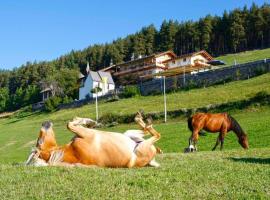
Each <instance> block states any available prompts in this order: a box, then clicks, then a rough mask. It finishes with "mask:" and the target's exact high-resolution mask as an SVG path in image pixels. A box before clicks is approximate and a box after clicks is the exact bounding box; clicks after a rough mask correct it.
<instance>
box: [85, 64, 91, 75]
mask: <svg viewBox="0 0 270 200" xmlns="http://www.w3.org/2000/svg"><path fill="white" fill-rule="evenodd" d="M89 72H90V66H89V62H88V61H87V66H86V73H87V74H89Z"/></svg>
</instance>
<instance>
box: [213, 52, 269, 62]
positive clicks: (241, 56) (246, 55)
mask: <svg viewBox="0 0 270 200" xmlns="http://www.w3.org/2000/svg"><path fill="white" fill-rule="evenodd" d="M265 58H270V48H268V49H260V50H253V51H244V52H241V53H235V54H227V55H224V56H219V57H216V58H215V59H216V60H222V61H224V62H225V63H226V66H230V65H234V64H235V63H234V62H235V61H236V64H242V63H246V62H252V61H256V60H263V59H265Z"/></svg>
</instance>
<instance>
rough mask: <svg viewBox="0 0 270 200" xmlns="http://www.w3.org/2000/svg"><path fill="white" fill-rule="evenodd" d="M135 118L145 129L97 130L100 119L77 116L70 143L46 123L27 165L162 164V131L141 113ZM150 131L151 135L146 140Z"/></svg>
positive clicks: (73, 124) (116, 165)
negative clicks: (159, 158) (59, 142)
mask: <svg viewBox="0 0 270 200" xmlns="http://www.w3.org/2000/svg"><path fill="white" fill-rule="evenodd" d="M135 121H136V122H137V124H138V125H139V126H140V128H141V129H142V130H128V131H126V132H125V133H124V134H121V133H115V132H107V131H100V130H96V129H93V127H94V126H95V125H96V122H95V121H93V120H91V119H87V118H79V117H76V118H74V119H73V121H71V122H69V123H68V124H67V127H68V129H69V130H70V131H72V132H73V133H75V137H74V138H73V139H72V140H71V141H70V142H69V143H68V144H66V145H64V146H58V145H57V143H56V139H55V135H54V131H53V125H52V123H51V122H44V123H43V124H42V127H41V129H40V133H39V137H38V140H37V144H36V148H35V149H34V150H33V151H32V153H31V154H30V156H29V158H28V160H27V162H26V164H27V165H35V166H47V165H52V166H99V167H127V168H131V167H144V166H147V165H149V166H153V167H158V166H159V164H158V163H157V162H156V161H155V160H154V157H155V155H156V154H157V153H158V152H159V151H160V150H159V149H158V148H156V147H155V146H154V144H155V142H156V141H158V140H159V139H160V134H159V133H158V132H157V131H156V130H155V129H154V128H153V126H152V124H151V123H148V124H146V123H145V122H144V121H143V118H142V116H141V114H140V113H137V115H136V117H135ZM146 134H151V137H150V138H148V139H144V138H143V137H144V136H145V135H146Z"/></svg>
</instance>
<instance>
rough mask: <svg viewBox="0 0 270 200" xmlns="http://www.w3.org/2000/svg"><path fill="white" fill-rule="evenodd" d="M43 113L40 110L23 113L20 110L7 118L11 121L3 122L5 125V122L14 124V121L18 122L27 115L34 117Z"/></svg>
mask: <svg viewBox="0 0 270 200" xmlns="http://www.w3.org/2000/svg"><path fill="white" fill-rule="evenodd" d="M42 114H43V113H42V112H40V111H39V112H29V113H24V112H22V113H19V114H15V115H14V116H11V117H10V118H9V119H11V121H9V122H7V123H5V124H6V125H7V124H14V123H16V122H19V121H22V120H24V119H25V118H27V117H30V116H35V117H37V116H40V115H42Z"/></svg>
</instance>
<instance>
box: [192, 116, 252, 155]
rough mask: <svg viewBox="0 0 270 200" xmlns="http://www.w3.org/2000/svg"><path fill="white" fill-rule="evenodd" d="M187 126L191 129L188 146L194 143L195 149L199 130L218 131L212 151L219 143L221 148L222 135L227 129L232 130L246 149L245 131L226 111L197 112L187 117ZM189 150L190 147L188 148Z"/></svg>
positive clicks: (223, 135) (224, 134)
mask: <svg viewBox="0 0 270 200" xmlns="http://www.w3.org/2000/svg"><path fill="white" fill-rule="evenodd" d="M188 128H189V130H190V131H192V135H191V137H190V138H189V148H191V147H192V143H193V145H194V148H195V150H197V148H196V144H197V141H198V139H199V135H200V134H201V132H200V131H201V130H202V129H203V130H205V131H208V132H212V133H216V132H219V136H218V138H217V141H216V144H215V146H214V148H213V149H212V150H213V151H214V150H215V149H216V148H217V146H218V145H219V144H220V143H221V145H220V150H222V149H223V143H224V137H225V136H226V134H227V133H228V132H229V131H233V132H234V133H235V134H236V135H237V137H238V142H239V144H240V145H241V146H242V147H243V148H244V149H248V139H247V135H246V133H245V132H244V131H243V129H242V128H241V126H240V125H239V123H238V122H237V121H236V120H235V119H234V118H233V117H232V116H230V115H228V114H227V113H217V114H211V113H197V114H195V115H193V116H192V117H190V118H189V119H188ZM190 150H191V149H190Z"/></svg>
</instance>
